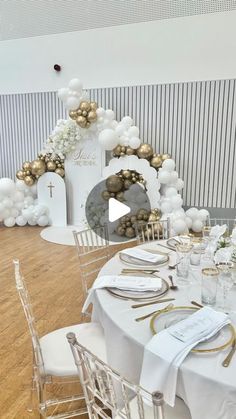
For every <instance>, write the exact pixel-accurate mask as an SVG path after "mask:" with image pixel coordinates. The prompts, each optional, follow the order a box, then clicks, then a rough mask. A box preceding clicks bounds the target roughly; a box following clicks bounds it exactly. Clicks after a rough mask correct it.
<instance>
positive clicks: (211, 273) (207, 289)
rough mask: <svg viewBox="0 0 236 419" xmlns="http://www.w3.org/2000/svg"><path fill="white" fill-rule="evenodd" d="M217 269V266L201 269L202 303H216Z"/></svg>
mask: <svg viewBox="0 0 236 419" xmlns="http://www.w3.org/2000/svg"><path fill="white" fill-rule="evenodd" d="M218 275H219V271H218V269H217V268H204V269H202V303H203V304H207V305H214V304H215V303H216V293H217V282H218Z"/></svg>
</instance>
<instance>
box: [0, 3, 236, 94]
mask: <svg viewBox="0 0 236 419" xmlns="http://www.w3.org/2000/svg"><path fill="white" fill-rule="evenodd" d="M235 22H236V11H233V12H226V13H216V14H207V15H199V16H191V17H185V18H178V19H169V20H162V21H160V20H159V21H154V22H148V23H139V24H132V25H124V26H116V27H110V28H103V29H95V30H89V31H81V32H70V33H64V34H59V35H58V34H57V35H50V36H42V37H35V38H27V39H18V40H12V41H1V42H0V94H8V93H23V92H37V91H54V90H56V89H57V88H59V87H62V86H64V85H66V84H67V82H68V80H69V79H71V78H72V77H75V76H79V77H80V78H81V80H83V81H84V86H85V87H86V88H92V87H109V86H127V85H143V84H159V83H169V82H178V81H194V80H214V79H227V78H235V77H236V54H235V51H236V23H235ZM55 63H59V64H61V65H62V68H63V70H62V72H61V73H60V74H57V73H55V71H54V70H53V65H54V64H55Z"/></svg>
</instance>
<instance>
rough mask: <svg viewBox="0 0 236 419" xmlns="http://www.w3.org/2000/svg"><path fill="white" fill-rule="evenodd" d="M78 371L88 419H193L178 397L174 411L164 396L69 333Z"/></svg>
mask: <svg viewBox="0 0 236 419" xmlns="http://www.w3.org/2000/svg"><path fill="white" fill-rule="evenodd" d="M67 339H68V342H69V344H70V346H71V350H72V353H73V356H74V360H75V364H76V366H77V369H78V374H79V377H80V381H81V385H82V387H83V391H84V395H85V400H86V403H87V408H88V415H89V419H95V418H96V419H99V418H102V419H110V418H111V417H112V418H113V419H190V414H189V410H188V408H187V406H186V405H185V404H184V402H183V401H182V400H180V399H178V398H177V400H176V405H175V407H174V408H170V407H169V406H164V400H163V395H162V393H160V392H155V393H153V394H151V393H149V392H148V391H146V390H144V389H143V388H141V387H140V386H138V385H135V384H133V383H131V382H130V381H128V380H127V379H125V378H124V377H121V375H120V374H118V373H117V372H116V371H114V370H113V369H112V368H111V367H109V365H107V364H106V363H104V362H103V361H102V360H100V359H99V358H98V357H96V356H95V355H93V354H92V353H91V352H90V351H89V350H88V349H86V348H85V347H83V346H82V345H81V344H80V343H79V342H78V341H77V339H76V335H75V334H74V333H73V332H72V333H68V334H67Z"/></svg>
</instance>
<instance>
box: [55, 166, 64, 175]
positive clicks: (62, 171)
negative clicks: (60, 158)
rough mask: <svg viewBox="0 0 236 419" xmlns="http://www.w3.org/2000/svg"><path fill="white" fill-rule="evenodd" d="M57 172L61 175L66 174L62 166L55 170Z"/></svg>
mask: <svg viewBox="0 0 236 419" xmlns="http://www.w3.org/2000/svg"><path fill="white" fill-rule="evenodd" d="M55 173H56V174H57V175H59V176H61V177H64V176H65V170H64V169H62V168H61V167H58V169H56V170H55Z"/></svg>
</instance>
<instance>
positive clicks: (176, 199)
mask: <svg viewBox="0 0 236 419" xmlns="http://www.w3.org/2000/svg"><path fill="white" fill-rule="evenodd" d="M171 204H172V207H173V208H174V209H177V208H181V207H182V205H183V199H182V198H181V196H180V195H176V196H173V197H172V198H171Z"/></svg>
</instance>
